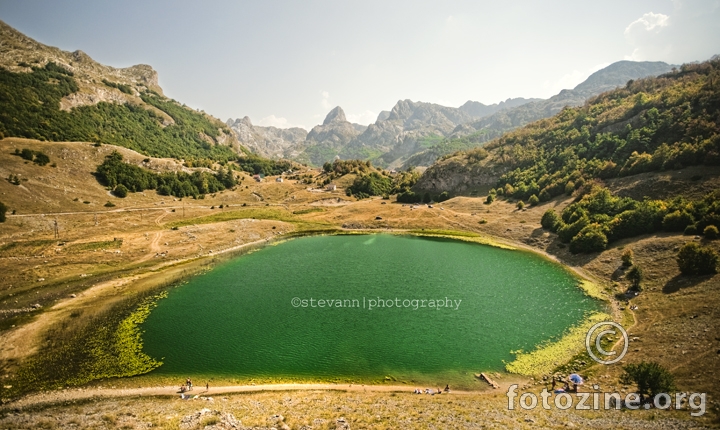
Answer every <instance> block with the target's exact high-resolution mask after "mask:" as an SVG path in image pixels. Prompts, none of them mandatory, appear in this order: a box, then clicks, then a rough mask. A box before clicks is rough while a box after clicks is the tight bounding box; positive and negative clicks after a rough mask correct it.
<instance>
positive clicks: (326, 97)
mask: <svg viewBox="0 0 720 430" xmlns="http://www.w3.org/2000/svg"><path fill="white" fill-rule="evenodd" d="M320 95H321V96H322V100H321V101H320V105H321V106H322V107H323V109H330V108H332V107H333V105H332V104H330V93H328V92H327V91H320Z"/></svg>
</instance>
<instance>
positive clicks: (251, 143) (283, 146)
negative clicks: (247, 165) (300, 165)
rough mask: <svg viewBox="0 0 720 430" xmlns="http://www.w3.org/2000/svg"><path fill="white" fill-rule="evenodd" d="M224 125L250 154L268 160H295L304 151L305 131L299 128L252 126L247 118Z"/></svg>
mask: <svg viewBox="0 0 720 430" xmlns="http://www.w3.org/2000/svg"><path fill="white" fill-rule="evenodd" d="M226 124H227V125H228V127H230V129H231V130H232V131H234V132H235V135H236V136H237V138H238V140H239V141H240V142H242V143H243V145H245V146H246V147H247V148H248V149H250V150H251V151H252V152H254V153H256V154H259V155H262V156H263V157H269V158H275V159H279V158H286V159H295V158H297V156H298V155H300V153H301V152H302V151H303V149H304V143H305V137H307V134H308V132H307V130H305V129H304V128H300V127H293V128H277V127H262V126H257V125H253V123H252V122H251V121H250V118H248V117H247V116H246V117H244V118H242V119H240V118H238V119H236V120H233V119H228V120H227V122H226Z"/></svg>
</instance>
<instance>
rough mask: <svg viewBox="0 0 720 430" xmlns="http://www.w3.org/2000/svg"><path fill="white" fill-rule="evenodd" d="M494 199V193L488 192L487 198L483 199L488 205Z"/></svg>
mask: <svg viewBox="0 0 720 430" xmlns="http://www.w3.org/2000/svg"><path fill="white" fill-rule="evenodd" d="M494 201H495V195H494V194H488V196H487V199H485V204H486V205H489V204H490V203H492V202H494Z"/></svg>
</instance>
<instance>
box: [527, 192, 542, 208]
mask: <svg viewBox="0 0 720 430" xmlns="http://www.w3.org/2000/svg"><path fill="white" fill-rule="evenodd" d="M528 203H530V206H535V205H536V204H538V203H540V199H539V198H538V196H536V195H535V194H533V195H532V196H530V199H529V200H528Z"/></svg>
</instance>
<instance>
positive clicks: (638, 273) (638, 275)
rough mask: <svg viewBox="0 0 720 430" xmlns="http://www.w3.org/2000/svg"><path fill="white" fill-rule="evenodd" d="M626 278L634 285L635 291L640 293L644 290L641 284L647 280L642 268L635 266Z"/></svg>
mask: <svg viewBox="0 0 720 430" xmlns="http://www.w3.org/2000/svg"><path fill="white" fill-rule="evenodd" d="M625 278H626V279H627V280H628V281H630V282H631V283H632V289H633V290H635V291H640V290H641V289H642V288H641V287H640V283H641V282H642V281H643V280H644V279H645V275H644V274H643V271H642V269H641V268H640V267H638V266H633V267H632V269H630V270H629V271H628V273H627V275H625Z"/></svg>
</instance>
